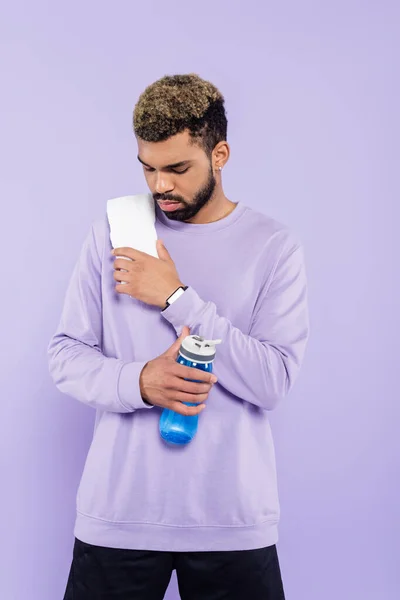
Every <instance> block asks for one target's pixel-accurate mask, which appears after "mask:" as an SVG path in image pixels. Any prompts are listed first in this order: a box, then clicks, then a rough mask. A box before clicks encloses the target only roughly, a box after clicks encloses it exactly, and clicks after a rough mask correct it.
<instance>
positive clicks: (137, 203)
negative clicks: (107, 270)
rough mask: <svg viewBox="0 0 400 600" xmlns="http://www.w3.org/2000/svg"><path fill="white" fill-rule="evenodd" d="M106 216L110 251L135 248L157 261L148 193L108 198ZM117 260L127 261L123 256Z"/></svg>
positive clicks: (153, 219) (155, 237)
mask: <svg viewBox="0 0 400 600" xmlns="http://www.w3.org/2000/svg"><path fill="white" fill-rule="evenodd" d="M107 217H108V222H109V224H110V240H111V245H112V247H113V248H122V247H129V248H135V249H136V250H140V251H141V252H146V253H147V254H150V255H151V256H154V257H155V258H158V253H157V248H156V241H157V231H156V227H155V221H156V212H155V205H154V199H153V196H152V195H151V194H136V195H135V196H121V197H120V198H111V200H108V201H107ZM116 258H126V259H127V260H130V259H128V258H127V257H126V256H120V257H116ZM121 283H126V281H121Z"/></svg>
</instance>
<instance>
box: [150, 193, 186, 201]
mask: <svg viewBox="0 0 400 600" xmlns="http://www.w3.org/2000/svg"><path fill="white" fill-rule="evenodd" d="M153 199H154V200H155V202H158V201H160V200H161V201H163V202H164V201H166V202H167V201H169V202H183V199H182V198H180V197H179V196H178V197H176V196H172V195H171V194H153Z"/></svg>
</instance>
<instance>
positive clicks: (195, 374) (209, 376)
mask: <svg viewBox="0 0 400 600" xmlns="http://www.w3.org/2000/svg"><path fill="white" fill-rule="evenodd" d="M174 374H176V375H178V377H182V379H194V380H195V381H200V382H203V381H205V382H206V383H217V381H218V379H217V377H216V376H215V375H214V374H213V373H208V372H207V371H202V370H201V369H196V368H195V367H187V366H186V365H181V364H180V363H178V362H177V363H176V367H175V369H174Z"/></svg>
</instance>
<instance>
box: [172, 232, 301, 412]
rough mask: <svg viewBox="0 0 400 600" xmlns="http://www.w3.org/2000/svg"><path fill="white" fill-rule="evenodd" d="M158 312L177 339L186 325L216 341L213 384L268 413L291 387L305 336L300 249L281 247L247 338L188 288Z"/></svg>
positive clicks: (286, 245)
mask: <svg viewBox="0 0 400 600" xmlns="http://www.w3.org/2000/svg"><path fill="white" fill-rule="evenodd" d="M161 314H162V315H163V316H164V318H165V319H167V320H168V321H169V322H170V323H171V324H172V325H173V326H174V327H175V330H176V332H177V334H178V335H180V333H181V330H182V328H183V326H184V325H187V326H188V327H190V330H191V334H197V335H201V336H203V337H204V338H206V339H218V338H220V339H221V340H222V343H221V344H219V345H218V346H217V347H216V348H217V355H216V359H215V373H216V375H217V377H218V383H217V384H216V385H221V386H222V387H224V388H225V389H226V390H227V391H229V392H230V393H232V394H234V395H235V396H237V397H239V398H241V399H242V400H245V401H247V402H250V403H251V404H254V405H256V406H259V407H261V408H264V409H266V410H272V409H274V408H275V407H276V406H277V404H278V403H279V401H280V400H281V399H283V398H284V397H285V396H286V395H287V394H288V392H289V391H290V389H291V388H292V386H293V383H294V381H295V379H296V377H297V375H298V373H299V370H300V367H301V363H302V360H303V356H304V352H305V347H306V343H307V339H308V334H309V319H308V308H307V284H306V273H305V266H304V253H303V248H302V246H301V244H298V243H297V244H292V245H290V246H289V247H288V244H285V249H283V250H281V251H280V254H279V257H278V259H277V260H276V261H275V265H274V268H273V270H272V273H271V274H270V276H269V277H268V281H266V282H265V284H264V285H263V287H262V289H261V290H260V292H259V294H258V297H257V302H256V304H255V307H254V311H253V317H252V322H251V327H250V332H249V334H248V335H247V334H246V333H243V332H242V331H241V330H240V329H238V328H237V327H234V326H233V325H232V323H231V322H230V321H229V320H228V319H227V318H225V317H222V316H219V315H218V308H217V306H216V305H215V304H214V303H213V302H207V301H205V300H203V299H202V298H200V296H199V295H198V294H197V292H196V291H195V290H194V289H193V288H192V287H191V286H189V287H188V289H187V290H186V291H185V293H184V294H182V295H181V296H180V297H179V298H178V299H177V300H176V301H175V302H174V303H173V304H171V305H170V306H168V307H167V308H166V309H164V311H162V313H161Z"/></svg>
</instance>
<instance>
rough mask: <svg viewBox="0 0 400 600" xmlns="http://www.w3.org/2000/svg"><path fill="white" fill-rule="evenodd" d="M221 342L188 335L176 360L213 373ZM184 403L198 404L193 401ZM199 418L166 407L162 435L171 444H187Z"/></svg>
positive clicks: (195, 429) (188, 404)
mask: <svg viewBox="0 0 400 600" xmlns="http://www.w3.org/2000/svg"><path fill="white" fill-rule="evenodd" d="M221 342H222V340H205V339H204V338H203V337H201V336H200V335H188V336H187V337H185V339H184V340H183V341H182V344H181V347H180V349H179V354H178V358H177V359H176V361H177V362H179V363H180V364H181V365H185V366H187V367H194V368H196V369H201V370H202V371H207V373H212V370H213V360H214V358H215V354H216V350H215V346H216V344H220V343H221ZM187 381H196V382H197V381H198V380H197V379H188V380H187ZM200 383H201V382H200ZM184 404H187V406H197V404H194V403H191V402H185V403H184ZM198 420H199V415H193V416H192V415H190V416H185V415H181V414H179V413H177V412H175V411H173V410H170V409H169V408H164V410H163V411H162V413H161V417H160V434H161V437H162V438H163V440H165V441H166V442H168V443H170V444H175V445H180V446H181V445H183V444H187V443H188V442H190V441H191V440H192V439H193V438H194V436H195V435H196V431H197V425H198Z"/></svg>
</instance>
